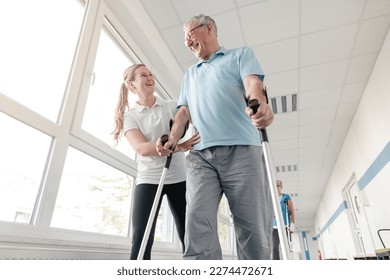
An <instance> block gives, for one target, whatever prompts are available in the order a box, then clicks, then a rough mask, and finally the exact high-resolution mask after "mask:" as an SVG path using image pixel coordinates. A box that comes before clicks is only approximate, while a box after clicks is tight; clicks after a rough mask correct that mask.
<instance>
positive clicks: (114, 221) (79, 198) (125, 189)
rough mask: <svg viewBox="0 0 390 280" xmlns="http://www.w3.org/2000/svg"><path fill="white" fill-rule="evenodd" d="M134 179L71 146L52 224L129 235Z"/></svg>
mask: <svg viewBox="0 0 390 280" xmlns="http://www.w3.org/2000/svg"><path fill="white" fill-rule="evenodd" d="M133 180H134V178H133V177H131V176H129V175H127V174H125V173H123V172H121V171H118V170H116V169H114V168H113V167H111V166H109V165H107V164H104V163H102V162H100V161H98V160H96V159H95V158H93V157H90V156H88V155H86V154H83V153H81V152H79V151H77V150H75V149H73V148H69V151H68V155H67V158H66V164H65V168H64V171H63V174H62V178H61V185H60V190H59V193H58V198H57V201H56V206H55V210H54V216H53V219H52V223H51V226H52V227H60V228H66V229H73V230H81V231H89V232H95V233H104V234H112V235H120V236H127V233H128V229H129V217H130V201H131V193H132V187H133Z"/></svg>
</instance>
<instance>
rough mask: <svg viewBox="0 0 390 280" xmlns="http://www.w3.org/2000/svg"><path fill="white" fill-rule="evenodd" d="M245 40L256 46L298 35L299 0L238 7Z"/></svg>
mask: <svg viewBox="0 0 390 280" xmlns="http://www.w3.org/2000/svg"><path fill="white" fill-rule="evenodd" d="M239 12H240V16H241V23H242V27H243V33H244V36H245V41H246V43H247V45H248V46H256V45H261V44H266V43H270V42H273V41H278V40H284V39H288V38H291V37H294V36H297V35H298V32H299V1H298V0H274V1H263V2H260V3H258V4H254V5H251V6H247V7H244V8H240V9H239Z"/></svg>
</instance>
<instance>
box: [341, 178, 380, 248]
mask: <svg viewBox="0 0 390 280" xmlns="http://www.w3.org/2000/svg"><path fill="white" fill-rule="evenodd" d="M345 195H346V198H347V203H348V208H349V214H350V215H351V219H350V221H352V231H353V234H354V236H355V237H356V239H355V246H356V247H357V248H356V252H357V253H358V254H363V255H366V254H374V253H375V247H374V243H373V239H372V236H371V231H370V227H369V224H368V220H367V216H366V213H365V211H364V207H365V206H364V204H363V202H362V195H361V191H360V189H359V186H358V185H357V183H356V181H355V180H353V181H352V182H351V183H350V184H349V186H347V188H346V189H345Z"/></svg>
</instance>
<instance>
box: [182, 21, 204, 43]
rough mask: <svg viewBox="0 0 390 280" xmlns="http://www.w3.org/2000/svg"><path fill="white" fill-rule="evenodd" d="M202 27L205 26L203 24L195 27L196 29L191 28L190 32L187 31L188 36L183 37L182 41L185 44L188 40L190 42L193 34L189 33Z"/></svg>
mask: <svg viewBox="0 0 390 280" xmlns="http://www.w3.org/2000/svg"><path fill="white" fill-rule="evenodd" d="M202 26H205V24H199V25H198V26H196V27H194V28H192V29H191V30H190V31H188V34H187V36H186V37H185V39H184V41H185V42H187V41H189V40H192V37H193V35H194V34H191V33H193V31H195V30H196V29H197V28H199V27H202Z"/></svg>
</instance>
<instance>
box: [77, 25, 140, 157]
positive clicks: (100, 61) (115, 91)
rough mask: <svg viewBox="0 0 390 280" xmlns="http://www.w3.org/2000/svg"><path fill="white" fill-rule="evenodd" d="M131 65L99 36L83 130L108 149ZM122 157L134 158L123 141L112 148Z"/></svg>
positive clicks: (109, 38)
mask: <svg viewBox="0 0 390 280" xmlns="http://www.w3.org/2000/svg"><path fill="white" fill-rule="evenodd" d="M133 64H134V62H133V61H132V60H131V59H130V57H129V56H128V54H126V53H125V51H124V50H123V49H122V48H121V47H120V46H119V45H118V44H117V43H116V42H115V41H114V39H113V38H112V36H111V35H109V33H108V31H107V30H106V29H103V30H102V32H101V34H100V39H99V45H98V50H97V55H96V61H95V65H94V70H93V71H94V79H93V83H92V84H91V87H90V89H89V94H88V100H87V106H86V110H85V114H84V118H83V123H82V126H81V127H82V128H83V129H84V130H86V131H88V132H89V133H90V134H92V135H94V136H96V137H97V138H99V139H100V140H102V141H104V142H105V143H107V144H108V145H110V146H113V145H114V144H115V141H114V140H113V139H112V135H111V132H112V131H113V130H114V114H115V108H116V105H117V102H118V99H119V90H120V87H121V85H122V83H123V72H124V70H125V69H126V68H127V67H129V66H131V65H133ZM115 149H118V150H119V151H120V152H122V153H124V154H125V155H127V156H129V157H131V158H133V159H134V158H135V154H134V151H133V150H132V149H131V147H130V145H129V144H128V143H127V140H126V138H122V141H120V142H119V143H118V145H117V146H115Z"/></svg>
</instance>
